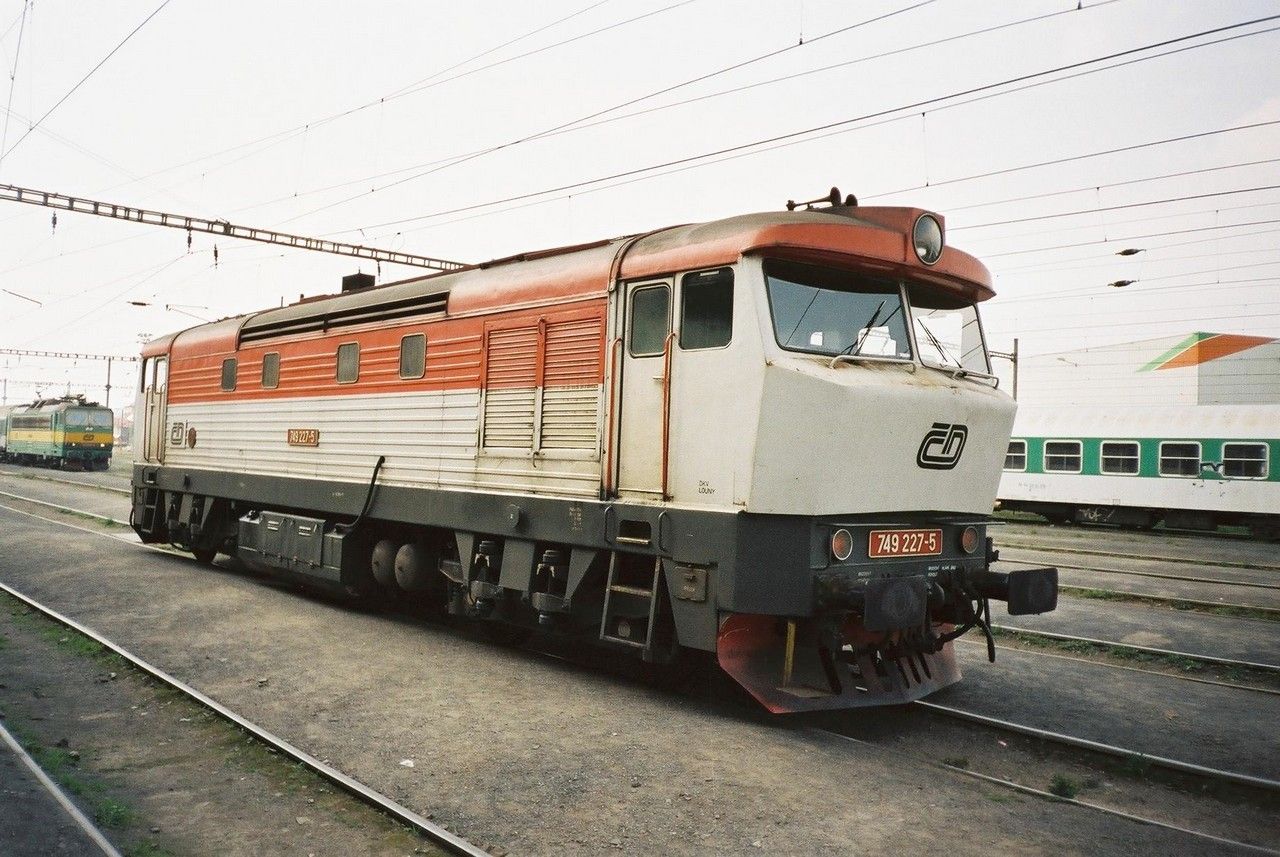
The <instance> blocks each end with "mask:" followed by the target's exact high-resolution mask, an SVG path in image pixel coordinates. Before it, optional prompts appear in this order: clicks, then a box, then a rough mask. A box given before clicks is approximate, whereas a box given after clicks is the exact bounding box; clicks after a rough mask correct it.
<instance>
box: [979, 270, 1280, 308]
mask: <svg viewBox="0 0 1280 857" xmlns="http://www.w3.org/2000/svg"><path fill="white" fill-rule="evenodd" d="M1199 273H1205V272H1203V271H1201V272H1199ZM1209 273H1215V272H1213V271H1210V272H1209ZM1180 276H1192V275H1191V274H1173V275H1171V276H1170V277H1169V279H1173V278H1175V277H1180ZM1138 282H1144V283H1145V282H1158V280H1156V278H1155V277H1152V278H1150V279H1149V280H1145V281H1138ZM1259 283H1275V284H1280V275H1277V276H1272V277H1246V278H1243V279H1238V280H1206V281H1203V282H1199V283H1174V284H1172V285H1167V286H1157V287H1155V288H1146V287H1144V288H1141V289H1138V290H1135V291H1130V292H1128V293H1127V294H1129V295H1131V296H1138V295H1146V294H1151V293H1154V292H1176V291H1183V290H1185V291H1194V290H1197V289H1217V288H1230V287H1238V288H1254V287H1256V286H1257V285H1258V284H1259ZM1105 288H1106V286H1104V285H1101V284H1099V285H1096V286H1088V287H1086V288H1081V289H1070V290H1067V291H1055V292H1049V293H1047V294H1039V295H1023V296H1021V297H1016V298H1001V299H1000V304H999V305H1000V306H1001V307H1005V306H1008V305H1009V304H1015V303H1030V302H1032V301H1048V300H1059V299H1062V298H1075V297H1081V296H1092V297H1101V296H1103V294H1104V292H1103V289H1105Z"/></svg>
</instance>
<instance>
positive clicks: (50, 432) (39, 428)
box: [0, 396, 114, 470]
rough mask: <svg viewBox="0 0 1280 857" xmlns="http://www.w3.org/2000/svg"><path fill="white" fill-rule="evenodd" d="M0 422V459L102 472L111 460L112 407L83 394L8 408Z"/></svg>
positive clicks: (2, 414) (112, 439) (0, 414)
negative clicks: (68, 466) (103, 405)
mask: <svg viewBox="0 0 1280 857" xmlns="http://www.w3.org/2000/svg"><path fill="white" fill-rule="evenodd" d="M0 420H2V421H3V422H2V423H0V429H2V431H0V460H3V461H9V462H14V463H17V464H34V465H42V466H46V467H62V466H65V465H67V464H75V465H79V466H80V467H82V468H83V469H85V470H106V469H107V465H108V464H109V462H110V461H111V450H112V448H113V445H114V438H113V420H112V414H111V411H110V410H109V409H107V408H104V407H102V406H100V405H99V404H98V403H97V402H86V401H85V400H84V397H82V396H69V397H66V398H61V399H41V400H39V401H36V402H33V403H32V404H30V405H20V406H18V407H14V408H7V409H5V410H3V411H0Z"/></svg>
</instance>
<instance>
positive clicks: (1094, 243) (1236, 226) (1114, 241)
mask: <svg viewBox="0 0 1280 857" xmlns="http://www.w3.org/2000/svg"><path fill="white" fill-rule="evenodd" d="M1274 223H1280V220H1249V221H1246V222H1244V223H1223V224H1221V225H1217V226H1197V227H1194V228H1192V229H1173V230H1169V231H1166V232H1147V233H1145V234H1142V235H1120V236H1117V237H1115V238H1100V239H1098V240H1096V241H1077V242H1075V243H1073V244H1053V245H1050V246H1048V247H1026V248H1023V249H1021V250H1006V251H1005V252H1003V253H984V254H982V258H983V259H997V258H1000V257H1003V256H1022V255H1025V254H1028V253H1045V252H1049V251H1053V250H1070V249H1074V248H1077V247H1094V246H1097V245H1099V244H1123V243H1125V242H1133V241H1141V240H1143V239H1146V238H1164V237H1167V236H1170V235H1191V234H1195V233H1199V232H1212V231H1217V230H1222V229H1239V228H1240V227H1242V226H1269V225H1271V224H1274ZM1274 231H1275V230H1272V229H1266V230H1262V231H1260V232H1250V233H1246V234H1247V235H1266V234H1270V233H1271V232H1274ZM1237 237H1242V236H1235V235H1227V236H1217V237H1214V238H1203V239H1199V240H1197V241H1183V242H1179V243H1177V244H1166V245H1162V246H1166V247H1184V246H1186V245H1187V244H1198V243H1200V242H1201V241H1220V240H1229V239H1231V238H1237ZM0 273H3V272H0Z"/></svg>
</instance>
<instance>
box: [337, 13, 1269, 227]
mask: <svg viewBox="0 0 1280 857" xmlns="http://www.w3.org/2000/svg"><path fill="white" fill-rule="evenodd" d="M1278 19H1280V15H1270V16H1266V17H1262V18H1255V19H1252V20H1249V21H1243V22H1240V23H1236V24H1230V25H1226V26H1222V27H1214V28H1211V29H1208V30H1201V31H1199V32H1196V33H1190V34H1187V35H1184V36H1179V37H1176V38H1172V39H1164V40H1161V41H1159V42H1153V43H1151V44H1147V45H1143V46H1140V47H1136V48H1129V49H1127V50H1124V51H1117V52H1113V53H1110V54H1106V55H1103V56H1099V57H1094V58H1092V59H1088V60H1081V61H1079V62H1074V63H1068V64H1065V65H1060V66H1056V67H1054V68H1049V69H1044V70H1041V71H1037V72H1031V73H1028V74H1022V75H1017V76H1015V77H1011V78H1006V79H1004V80H1000V81H995V82H992V83H987V84H982V85H980V86H975V87H968V88H966V89H962V90H958V91H956V92H952V93H948V94H946V95H941V96H935V97H933V98H928V99H923V100H920V101H916V102H912V103H910V104H903V105H899V106H896V107H891V108H886V109H883V110H877V111H874V112H871V113H866V114H862V115H860V116H854V117H849V118H846V119H840V120H837V121H834V122H827V123H824V124H822V125H816V126H813V127H811V128H805V129H801V130H798V131H791V132H788V133H785V134H778V135H774V136H771V137H767V138H764V139H761V140H755V141H752V142H748V143H740V144H738V145H734V146H728V147H724V148H721V149H716V150H713V151H710V152H702V153H698V154H694V155H688V156H685V157H683V158H676V159H673V160H669V161H665V162H662V163H658V164H650V165H648V166H643V167H636V168H633V169H629V170H622V171H619V172H615V173H612V174H610V175H605V176H598V177H596V178H593V179H584V180H581V181H577V182H570V183H567V184H562V185H558V186H556V187H550V188H543V189H541V190H535V191H529V192H526V193H521V194H514V195H511V196H507V197H503V198H500V199H493V200H489V201H486V202H478V203H472V204H469V205H463V206H457V207H454V208H449V209H443V210H440V211H435V212H430V213H427V214H420V215H414V216H411V217H405V218H398V219H396V220H389V221H383V222H380V223H373V224H366V225H364V226H359V227H352V228H349V229H344V230H339V231H340V232H356V231H361V230H368V229H381V228H386V227H389V226H401V225H404V224H407V223H415V222H419V221H422V220H430V219H433V218H437V217H443V216H447V215H450V214H459V213H464V212H468V211H474V210H477V209H482V208H491V207H493V206H497V205H507V204H509V203H512V202H521V201H524V200H528V199H531V198H534V197H538V196H544V195H547V194H552V193H559V192H562V191H567V190H576V189H579V188H584V187H588V186H590V185H593V184H599V183H602V182H607V181H612V180H614V179H620V178H626V177H631V176H637V175H640V174H644V173H650V172H654V171H656V170H660V169H664V168H666V167H672V166H679V165H685V164H690V163H691V162H696V161H704V160H707V159H710V158H713V157H716V156H720V155H728V154H733V153H737V152H742V151H744V150H748V149H757V148H760V147H764V146H769V145H772V144H779V143H785V142H787V141H792V140H795V139H796V138H801V137H807V136H809V135H812V134H815V133H818V132H822V131H831V130H833V129H837V128H845V127H847V126H849V125H852V124H855V123H858V122H864V121H867V120H869V119H876V118H881V117H885V116H888V115H891V114H898V113H904V112H907V111H912V112H918V111H919V110H921V109H922V108H926V107H930V106H934V105H939V104H941V103H943V102H946V101H950V100H954V99H960V98H964V97H965V96H970V95H976V94H979V93H990V92H991V91H992V90H996V89H999V88H1001V87H1005V86H1010V85H1013V84H1017V83H1025V82H1030V81H1035V80H1037V79H1041V78H1045V77H1048V76H1049V75H1053V74H1058V73H1061V72H1063V71H1068V70H1073V69H1080V68H1083V67H1086V66H1090V65H1095V64H1098V63H1102V62H1106V61H1108V60H1112V59H1116V58H1119V57H1125V56H1131V55H1133V54H1136V53H1142V52H1144V51H1151V50H1155V49H1158V48H1161V47H1166V46H1169V45H1174V44H1180V43H1183V42H1187V41H1189V40H1192V39H1198V38H1203V37H1204V36H1208V35H1214V34H1218V33H1224V32H1228V31H1232V30H1237V29H1240V28H1242V27H1248V26H1253V25H1255V24H1259V23H1266V22H1270V21H1275V20H1278ZM1266 32H1269V31H1266ZM1253 35H1259V33H1257V32H1255V33H1244V34H1237V35H1235V36H1232V37H1230V38H1229V39H1222V40H1219V41H1217V42H1213V43H1212V44H1221V43H1222V42H1224V41H1228V40H1230V39H1236V38H1246V37H1249V36H1253ZM1206 44H1209V43H1206ZM1204 46H1205V45H1197V46H1193V47H1204ZM1148 59H1149V58H1148ZM1048 82H1052V81H1043V80H1041V81H1040V82H1039V83H1038V84H1036V85H1044V84H1045V83H1048ZM1024 88H1025V87H1024Z"/></svg>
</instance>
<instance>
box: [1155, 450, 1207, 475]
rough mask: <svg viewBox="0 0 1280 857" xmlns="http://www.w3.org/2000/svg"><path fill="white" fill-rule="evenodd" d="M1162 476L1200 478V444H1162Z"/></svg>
mask: <svg viewBox="0 0 1280 857" xmlns="http://www.w3.org/2000/svg"><path fill="white" fill-rule="evenodd" d="M1160 475H1161V476H1199V475H1200V444H1198V443H1186V442H1182V443H1162V444H1160Z"/></svg>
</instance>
